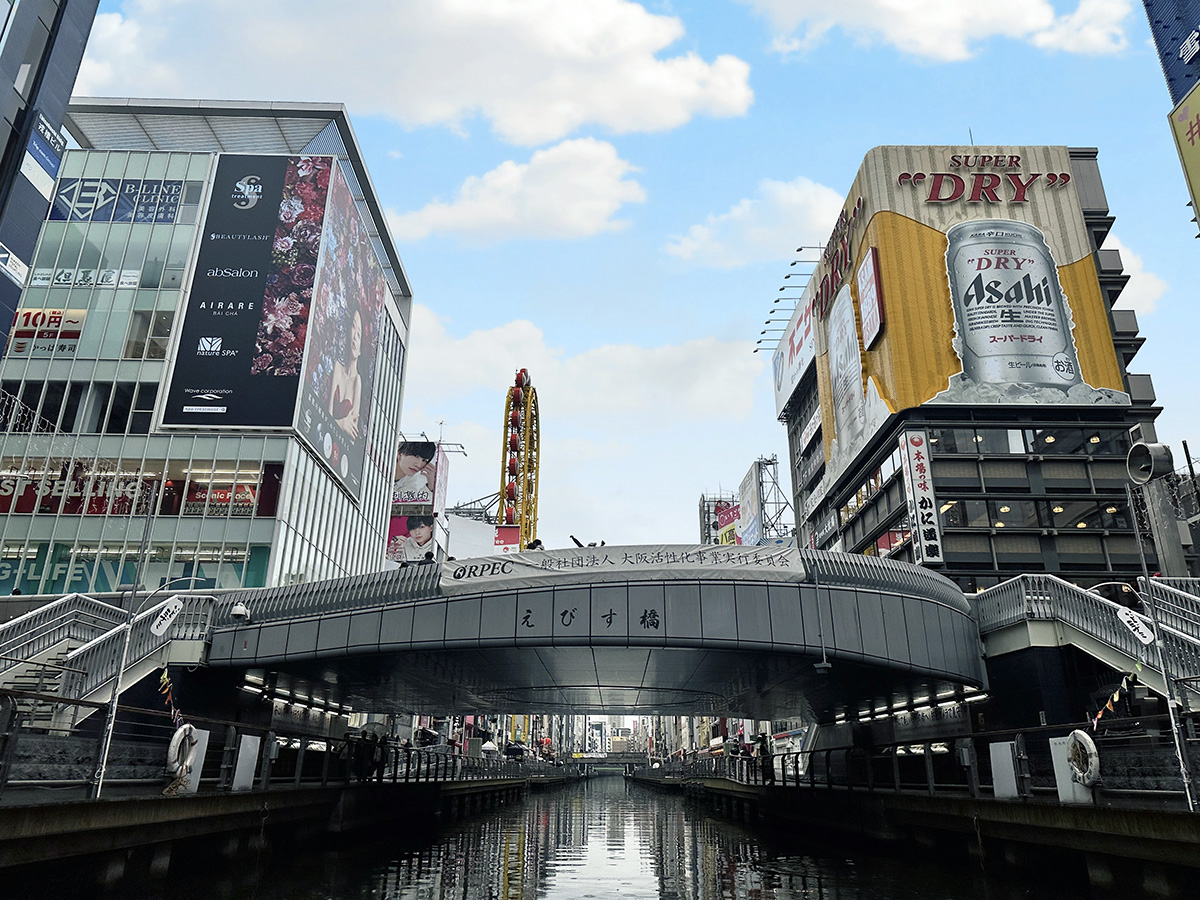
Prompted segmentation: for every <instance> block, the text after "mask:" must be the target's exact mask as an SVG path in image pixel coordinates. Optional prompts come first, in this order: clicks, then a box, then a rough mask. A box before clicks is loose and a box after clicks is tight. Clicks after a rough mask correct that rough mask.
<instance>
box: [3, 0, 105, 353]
mask: <svg viewBox="0 0 1200 900" xmlns="http://www.w3.org/2000/svg"><path fill="white" fill-rule="evenodd" d="M97 5H98V3H97V0H47V2H39V3H29V2H25V3H18V2H13V0H0V85H6V86H7V89H6V90H5V91H4V92H3V100H2V101H0V334H3V335H7V334H8V329H9V326H10V325H11V324H12V321H13V314H14V313H15V312H16V308H17V303H18V302H19V301H20V297H21V288H22V287H23V286H24V283H25V278H26V276H27V275H28V272H29V264H30V262H31V261H32V259H33V250H34V242H35V241H36V240H37V234H38V224H39V223H40V222H41V221H42V220H43V219H45V217H46V209H47V207H49V205H50V197H51V195H52V192H53V190H54V178H55V175H56V174H57V172H58V167H59V165H60V163H61V161H62V154H63V151H64V150H65V149H66V142H65V141H64V140H63V139H62V137H61V135H60V133H59V132H60V129H61V127H62V121H63V111H64V110H65V109H66V107H67V103H68V101H69V100H70V98H71V90H72V89H73V88H74V86H75V76H76V74H77V73H78V72H79V62H80V60H81V59H82V58H83V51H84V47H85V46H86V44H87V39H88V35H89V34H90V33H91V30H92V22H93V20H94V19H95V17H96V7H97Z"/></svg>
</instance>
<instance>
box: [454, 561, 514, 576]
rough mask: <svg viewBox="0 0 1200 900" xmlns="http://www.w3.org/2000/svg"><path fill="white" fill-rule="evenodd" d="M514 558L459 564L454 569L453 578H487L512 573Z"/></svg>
mask: <svg viewBox="0 0 1200 900" xmlns="http://www.w3.org/2000/svg"><path fill="white" fill-rule="evenodd" d="M511 574H512V560H511V559H506V560H504V562H493V563H483V564H482V565H480V564H478V563H476V564H474V565H469V566H459V567H458V568H457V569H455V570H454V574H453V576H452V577H453V578H454V579H455V580H456V581H460V580H462V579H463V578H486V577H489V576H492V575H511Z"/></svg>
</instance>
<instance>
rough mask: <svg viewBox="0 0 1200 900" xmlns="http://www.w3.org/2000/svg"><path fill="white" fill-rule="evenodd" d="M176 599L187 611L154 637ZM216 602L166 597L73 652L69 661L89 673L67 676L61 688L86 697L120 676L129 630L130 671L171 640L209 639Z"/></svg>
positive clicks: (182, 596)
mask: <svg viewBox="0 0 1200 900" xmlns="http://www.w3.org/2000/svg"><path fill="white" fill-rule="evenodd" d="M176 597H177V598H178V599H180V600H182V601H183V609H182V610H180V612H179V615H178V616H176V618H175V621H174V622H173V623H172V625H171V627H170V628H169V629H168V630H167V632H166V633H165V634H162V635H156V634H154V633H153V632H152V631H151V630H150V626H151V625H152V624H153V622H154V619H155V618H156V617H157V616H158V613H159V611H160V610H161V609H162V608H163V607H164V606H166V605H167V604H168V603H170V602H171V601H172V600H174V599H176ZM214 603H215V601H214V599H213V598H212V597H208V596H194V595H188V594H177V595H175V596H173V597H164V598H163V599H162V600H161V601H160V602H158V603H156V604H154V606H151V607H150V608H149V609H146V610H144V611H142V612H140V613H138V614H137V615H136V616H134V617H133V620H132V621H131V622H129V623H122V624H120V625H118V626H117V627H115V628H113V629H111V630H109V631H107V632H105V633H104V634H102V635H100V636H99V637H96V638H93V639H92V640H90V641H88V642H87V643H86V644H84V645H83V646H82V647H79V648H77V649H75V650H73V651H71V652H70V653H68V654H67V656H66V660H65V662H66V663H68V664H69V665H71V666H72V667H73V668H75V669H80V670H82V671H83V672H84V673H85V674H83V675H78V674H74V673H68V674H66V675H64V676H63V679H62V686H61V692H62V694H63V696H67V697H86V696H88V695H89V694H90V693H92V692H93V691H95V690H96V689H97V688H99V687H101V686H102V685H104V684H106V683H108V682H109V681H111V680H112V679H113V678H114V677H116V674H117V669H118V667H119V665H120V662H119V660H120V655H121V650H122V646H123V642H124V637H125V629H127V628H129V629H131V630H132V631H131V635H130V639H129V653H128V656H127V658H126V663H125V667H126V668H127V669H128V668H129V667H130V666H133V665H136V664H137V663H139V662H141V661H142V660H144V659H145V658H146V657H148V656H150V654H152V653H154V652H156V651H158V650H160V649H162V648H163V647H165V646H166V645H167V644H169V643H170V642H171V641H175V640H184V641H188V640H205V639H206V638H207V637H208V631H209V626H210V624H211V622H212V611H213V606H214Z"/></svg>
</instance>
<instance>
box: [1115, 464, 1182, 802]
mask: <svg viewBox="0 0 1200 900" xmlns="http://www.w3.org/2000/svg"><path fill="white" fill-rule="evenodd" d="M1125 499H1126V501H1127V502H1128V503H1129V513H1130V515H1131V516H1132V517H1133V530H1134V535H1135V537H1136V538H1137V548H1138V558H1139V559H1140V560H1141V562H1142V577H1143V578H1144V579H1145V580H1146V591H1145V593H1142V604H1143V605H1144V606H1145V607H1146V612H1148V613H1149V614H1150V628H1151V629H1152V630H1153V632H1154V655H1155V657H1156V659H1157V660H1158V670H1159V671H1160V672H1162V677H1163V687H1164V689H1165V690H1166V693H1167V719H1168V720H1169V721H1170V723H1171V740H1172V742H1174V744H1175V758H1176V759H1177V760H1178V761H1179V776H1180V778H1182V779H1183V794H1184V797H1185V798H1186V799H1187V807H1188V812H1195V811H1196V803H1195V801H1194V800H1193V798H1192V775H1191V772H1189V771H1188V764H1187V754H1186V752H1185V751H1184V747H1183V741H1182V739H1181V737H1180V734H1179V722H1178V721H1176V718H1175V707H1176V706H1177V705H1178V704H1177V701H1176V700H1175V688H1174V687H1173V685H1172V684H1171V674H1170V673H1169V672H1168V671H1167V659H1166V656H1165V654H1164V653H1163V646H1162V638H1161V637H1160V636H1159V631H1158V611H1157V609H1156V607H1155V603H1154V598H1153V596H1152V595H1151V592H1150V569H1149V567H1147V565H1146V551H1145V549H1144V548H1143V547H1142V526H1141V524H1140V523H1139V522H1138V518H1137V511H1136V510H1135V509H1134V508H1133V491H1132V489H1131V488H1130V487H1129V485H1128V484H1126V485H1125ZM1142 499H1143V500H1145V501H1146V502H1147V504H1148V503H1149V497H1147V495H1146V488H1145V485H1143V486H1142Z"/></svg>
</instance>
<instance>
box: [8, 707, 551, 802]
mask: <svg viewBox="0 0 1200 900" xmlns="http://www.w3.org/2000/svg"><path fill="white" fill-rule="evenodd" d="M30 699H37V698H36V697H35V695H34V694H32V693H31V692H29V691H10V690H2V689H0V796H2V799H3V801H4V803H5V805H17V804H31V805H35V804H41V803H50V802H56V801H58V800H63V799H71V800H80V799H85V798H86V797H87V796H88V794H89V790H90V785H91V783H92V780H93V777H94V774H95V771H96V769H97V767H98V765H99V754H100V742H99V741H98V740H97V737H96V735H95V734H94V733H86V734H85V733H82V732H80V731H78V730H75V729H71V728H67V727H58V728H56V727H49V728H46V727H39V726H35V725H34V724H33V723H31V722H30V721H29V720H28V718H25V717H22V716H20V715H19V714H18V715H15V716H14V715H13V712H14V710H15V709H17V707H18V706H19V704H20V703H21V702H22V701H28V700H30ZM40 699H41V700H44V701H46V702H53V701H56V700H58V701H61V698H57V697H54V696H52V695H43V696H41V697H40ZM66 702H67V703H68V704H70V705H77V706H81V707H89V708H91V709H102V708H104V706H105V704H104V703H102V702H99V701H86V700H79V699H73V700H70V701H66ZM69 718H71V719H72V720H74V719H75V718H78V716H77V715H76V716H74V717H69ZM187 721H188V723H189V724H191V725H193V726H195V727H196V728H197V729H200V730H203V731H207V732H208V741H207V747H206V750H205V753H204V756H203V758H202V759H199V760H198V761H197V762H196V763H195V765H194V767H193V769H194V770H193V773H191V775H189V779H191V778H194V779H196V782H195V784H196V785H197V786H198V790H199V791H201V792H214V791H230V790H233V783H234V769H235V764H236V763H237V762H238V760H237V756H238V754H239V753H240V752H241V746H242V745H241V738H242V737H243V736H246V735H248V736H251V737H255V738H257V739H258V747H257V750H255V751H254V753H255V759H254V761H253V763H254V764H253V766H252V767H251V771H252V772H253V784H252V787H253V789H256V790H280V789H288V788H293V789H294V788H302V787H321V786H329V785H339V784H341V785H345V784H350V783H353V782H376V783H392V784H417V783H432V782H443V783H454V782H476V781H485V780H486V781H523V780H527V779H529V778H530V777H531V776H535V775H539V774H551V773H557V774H562V773H564V772H574V771H575V767H574V766H571V765H567V766H565V767H558V766H553V765H551V764H550V763H547V762H545V761H542V760H534V759H526V760H520V761H517V760H504V759H494V758H482V759H480V758H471V757H466V756H462V755H454V754H450V753H446V752H444V751H443V750H430V749H417V748H411V749H410V748H405V747H402V746H401V745H400V744H399V742H397V741H396V740H394V739H387V740H381V741H370V740H363V739H361V737H358V736H357V735H358V734H360V733H356V732H349V733H346V734H344V735H342V736H340V737H330V736H322V735H315V734H310V733H302V732H290V731H285V730H272V729H268V728H262V727H255V726H250V725H245V724H243V723H234V722H228V721H222V720H219V719H211V718H206V717H198V716H196V717H188V718H187ZM174 731H175V726H174V724H173V723H172V721H171V717H170V715H169V713H168V712H167V711H166V709H165V708H164V709H146V708H138V707H130V706H123V705H122V706H119V707H118V713H117V718H116V722H115V727H114V732H113V744H112V750H111V753H110V756H109V762H108V766H107V769H106V777H105V782H104V784H105V788H104V793H105V796H152V795H155V794H158V793H166V792H168V790H166V789H170V790H169V792H172V793H173V792H175V790H177V788H178V786H177V785H175V786H174V787H172V778H171V776H170V775H169V774H168V773H167V771H166V763H167V753H168V747H169V746H170V743H171V738H172V736H173V734H174Z"/></svg>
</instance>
